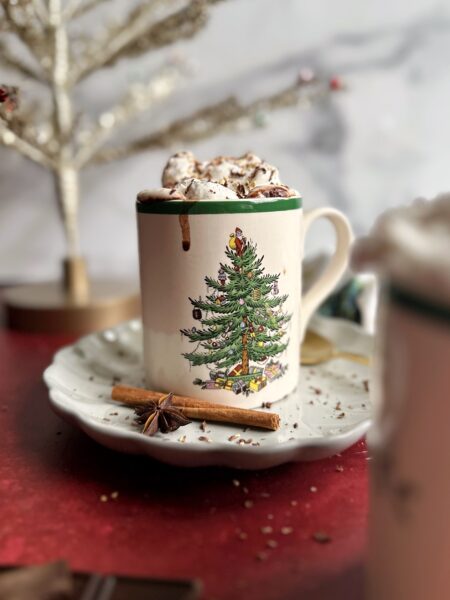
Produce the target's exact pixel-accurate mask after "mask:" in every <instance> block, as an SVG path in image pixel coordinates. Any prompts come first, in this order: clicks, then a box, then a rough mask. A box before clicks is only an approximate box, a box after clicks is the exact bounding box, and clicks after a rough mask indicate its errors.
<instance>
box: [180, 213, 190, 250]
mask: <svg viewBox="0 0 450 600" xmlns="http://www.w3.org/2000/svg"><path fill="white" fill-rule="evenodd" d="M179 220H180V226H181V245H182V248H183V250H184V251H185V252H187V251H188V250H189V249H190V247H191V228H190V225H189V215H180V217H179Z"/></svg>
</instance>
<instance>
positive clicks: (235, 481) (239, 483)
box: [232, 479, 241, 487]
mask: <svg viewBox="0 0 450 600" xmlns="http://www.w3.org/2000/svg"><path fill="white" fill-rule="evenodd" d="M232 483H233V485H234V487H239V486H240V485H241V482H240V481H239V479H233V482H232Z"/></svg>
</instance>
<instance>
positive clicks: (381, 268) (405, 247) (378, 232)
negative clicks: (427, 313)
mask: <svg viewBox="0 0 450 600" xmlns="http://www.w3.org/2000/svg"><path fill="white" fill-rule="evenodd" d="M352 263H353V266H354V267H355V268H356V269H357V270H360V271H361V270H364V271H367V270H372V271H376V272H378V273H380V274H381V275H383V276H385V277H387V278H389V279H392V280H393V281H395V282H397V283H399V284H401V285H403V286H404V287H407V288H408V289H412V290H414V291H417V292H418V293H422V294H425V295H426V296H432V297H435V298H436V299H438V300H440V301H441V302H442V301H445V302H450V193H447V194H442V195H440V196H437V197H436V198H435V199H434V200H431V201H427V200H423V199H420V200H417V201H416V202H415V203H414V204H412V205H411V206H408V207H400V208H395V209H393V210H390V211H388V212H386V213H384V214H383V215H382V216H381V217H380V218H379V220H378V221H377V222H376V224H375V226H374V227H373V230H372V231H371V233H370V235H369V236H367V237H366V238H362V239H360V240H358V241H357V242H356V244H355V247H354V249H353V256H352Z"/></svg>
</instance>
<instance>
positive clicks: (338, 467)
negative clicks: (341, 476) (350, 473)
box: [335, 465, 344, 473]
mask: <svg viewBox="0 0 450 600" xmlns="http://www.w3.org/2000/svg"><path fill="white" fill-rule="evenodd" d="M335 470H336V471H337V472H338V473H342V471H343V470H344V467H343V466H342V465H336V469H335Z"/></svg>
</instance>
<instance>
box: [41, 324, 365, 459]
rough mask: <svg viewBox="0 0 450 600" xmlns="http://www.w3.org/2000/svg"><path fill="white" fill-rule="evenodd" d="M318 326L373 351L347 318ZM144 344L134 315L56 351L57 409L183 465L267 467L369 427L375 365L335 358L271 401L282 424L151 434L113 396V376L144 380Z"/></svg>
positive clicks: (122, 446)
mask: <svg viewBox="0 0 450 600" xmlns="http://www.w3.org/2000/svg"><path fill="white" fill-rule="evenodd" d="M311 327H312V328H313V329H315V330H316V331H318V332H319V333H322V334H324V335H326V336H327V337H329V338H330V339H332V340H334V341H335V342H336V343H337V345H338V347H339V348H341V349H344V350H349V351H352V352H358V353H361V354H365V355H368V354H371V353H372V351H373V338H372V337H371V336H370V335H368V334H366V333H365V332H364V331H363V330H362V329H361V328H360V327H358V326H356V325H353V324H351V323H349V322H348V321H343V320H339V319H328V318H323V317H315V318H314V320H313V321H312V323H311ZM141 347H142V340H141V323H140V321H129V322H126V323H122V324H121V325H119V326H117V327H115V328H113V329H109V330H106V331H103V332H100V333H93V334H90V335H88V336H85V337H83V338H81V339H80V340H79V341H77V342H76V343H75V344H74V345H72V346H67V347H66V348H63V349H62V350H60V351H59V352H57V353H56V355H55V356H54V360H53V363H52V364H51V365H50V366H49V367H48V368H47V369H46V371H45V373H44V379H45V382H46V383H47V385H48V387H49V391H50V403H51V406H52V407H53V409H54V410H55V411H56V412H57V413H58V414H59V415H60V416H61V417H63V418H64V419H65V420H67V421H70V422H72V423H74V424H75V425H77V426H78V427H80V428H81V429H82V430H83V431H85V432H86V433H87V434H88V435H89V436H90V437H92V438H93V439H94V440H96V441H97V442H99V443H100V444H103V445H104V446H107V447H108V448H112V449H114V450H118V451H120V452H127V453H131V454H146V455H148V456H150V457H152V458H155V459H157V460H160V461H163V462H166V463H169V464H172V465H179V466H184V467H197V466H206V465H223V466H229V467H235V468H242V469H263V468H267V467H273V466H275V465H279V464H282V463H285V462H289V461H303V460H315V459H320V458H324V457H327V456H331V455H333V454H336V453H338V452H341V451H342V450H345V449H346V448H348V447H349V446H351V445H352V444H354V443H355V442H356V441H358V440H359V439H360V438H361V437H362V436H363V435H364V434H365V433H366V431H367V430H368V428H369V425H370V418H371V403H370V399H369V394H368V392H367V381H368V379H369V377H370V370H369V368H367V367H364V366H362V365H358V364H355V363H352V362H348V361H345V360H340V359H335V360H332V361H330V362H328V363H324V364H322V365H320V366H316V367H313V368H310V367H302V375H301V382H300V385H299V389H298V391H296V392H294V393H292V394H291V395H290V396H288V397H287V398H285V399H284V400H281V401H280V402H277V403H274V404H273V405H272V407H271V409H270V410H272V411H275V412H278V413H279V414H280V416H281V423H282V425H281V428H280V430H279V431H276V432H267V431H257V430H250V429H247V430H244V429H243V428H240V427H235V426H228V425H218V424H217V425H216V424H210V423H208V424H207V426H206V431H203V430H202V429H200V423H199V422H193V423H191V424H190V425H187V426H185V427H182V428H180V429H178V430H177V431H174V432H172V433H169V434H161V433H158V434H157V435H156V436H154V437H147V436H145V435H142V434H141V433H140V432H139V431H138V429H136V427H135V425H134V424H133V411H132V410H131V409H130V408H127V407H124V406H121V405H118V404H117V403H115V402H113V401H112V400H110V399H109V397H110V393H111V387H112V385H113V383H114V382H117V381H120V382H122V383H124V384H129V385H136V386H141V387H143V386H144V379H143V367H142V360H141Z"/></svg>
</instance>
